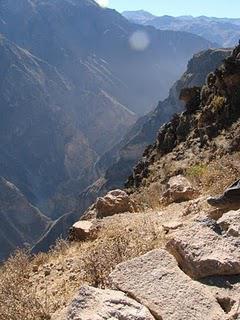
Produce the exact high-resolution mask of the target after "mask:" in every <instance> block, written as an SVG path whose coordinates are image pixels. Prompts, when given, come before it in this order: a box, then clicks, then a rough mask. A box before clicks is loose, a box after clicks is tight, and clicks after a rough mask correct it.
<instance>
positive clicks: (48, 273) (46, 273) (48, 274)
mask: <svg viewBox="0 0 240 320" xmlns="http://www.w3.org/2000/svg"><path fill="white" fill-rule="evenodd" d="M50 274H51V269H46V270H45V271H44V275H45V277H47V276H50Z"/></svg>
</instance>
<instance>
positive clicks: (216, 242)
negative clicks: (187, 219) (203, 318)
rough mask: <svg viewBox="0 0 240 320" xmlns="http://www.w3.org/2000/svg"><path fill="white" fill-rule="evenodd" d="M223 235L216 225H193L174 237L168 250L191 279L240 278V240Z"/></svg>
mask: <svg viewBox="0 0 240 320" xmlns="http://www.w3.org/2000/svg"><path fill="white" fill-rule="evenodd" d="M221 224H223V222H222V223H221ZM222 232H223V230H221V228H220V225H218V224H217V223H215V222H214V221H211V220H208V219H206V221H204V220H203V221H201V222H200V221H199V222H194V223H193V225H191V226H187V227H185V228H183V229H182V230H180V231H177V232H176V233H174V234H173V236H172V239H170V240H169V242H168V243H167V249H168V251H169V252H171V253H172V254H173V255H174V256H175V258H176V259H177V261H178V263H179V265H180V267H181V268H182V270H184V272H186V273H187V274H188V275H189V276H190V277H192V278H195V279H201V278H204V277H207V276H217V275H237V274H240V250H239V247H240V240H239V238H237V237H232V236H227V235H226V234H225V233H222Z"/></svg>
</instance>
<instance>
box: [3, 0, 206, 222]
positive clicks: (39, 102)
mask: <svg viewBox="0 0 240 320" xmlns="http://www.w3.org/2000/svg"><path fill="white" fill-rule="evenodd" d="M139 29H140V35H143V36H144V39H145V43H146V47H144V49H145V50H142V51H139V50H135V49H136V47H135V49H134V48H133V46H131V45H130V40H131V39H132V36H134V35H135V34H136V32H137V35H139V33H138V32H139ZM0 33H2V34H3V35H4V36H5V37H6V38H7V39H8V40H10V41H11V42H9V41H7V40H1V47H0V50H1V52H0V54H1V62H0V64H1V70H3V71H2V77H1V79H2V83H1V88H0V95H1V97H2V101H3V103H2V104H1V107H0V110H1V111H2V113H3V114H4V120H3V122H4V123H3V122H2V123H1V130H2V132H1V147H2V153H1V157H2V163H4V166H3V168H4V169H3V171H2V174H3V173H4V174H6V177H7V178H9V180H11V181H14V183H16V185H17V186H18V187H19V188H20V189H21V190H22V191H23V192H24V194H26V195H27V196H30V198H29V199H30V200H31V201H32V202H33V203H34V204H35V205H38V206H40V207H41V208H42V209H43V210H45V211H46V212H48V214H49V215H51V216H52V217H54V218H58V217H59V216H61V215H62V214H64V213H66V212H68V211H70V210H72V209H73V208H74V207H75V205H76V196H77V194H79V193H81V192H82V191H83V190H85V188H86V187H88V186H89V185H90V184H91V183H92V182H94V181H95V180H96V179H97V178H98V177H99V174H98V171H97V170H95V169H97V168H96V166H95V162H96V161H97V160H98V158H99V157H100V156H101V155H102V154H104V153H105V152H106V151H107V150H109V149H111V148H112V147H113V145H115V144H116V143H118V142H119V141H120V140H121V138H122V137H123V135H124V134H125V133H126V132H127V130H128V129H129V127H131V125H133V123H134V122H135V120H136V119H137V115H142V114H144V113H146V112H147V111H149V110H150V109H151V107H152V105H153V104H154V103H155V101H156V100H157V99H159V96H160V97H164V96H165V95H166V93H167V90H168V89H169V87H170V84H171V83H172V82H173V81H174V80H175V79H176V78H177V77H178V75H179V74H180V73H181V72H182V70H183V69H184V67H185V65H186V63H187V61H188V59H189V56H190V55H191V54H193V53H194V52H196V51H199V50H201V49H204V48H208V47H209V46H211V43H210V42H208V41H206V40H204V39H203V38H200V37H197V36H194V35H190V34H187V33H175V32H168V31H157V30H155V29H154V28H151V27H139V26H137V25H134V24H132V23H130V22H128V21H127V20H126V19H125V18H123V17H122V16H121V15H120V14H118V13H117V12H115V11H114V10H109V9H103V8H101V7H100V6H98V5H97V4H96V3H95V2H94V1H86V0H73V1H67V0H60V1H55V0H54V1H50V0H48V1H41V0H36V1H30V0H19V1H17V3H16V2H14V1H12V0H3V1H1V2H0ZM146 39H147V40H146ZM146 41H147V42H146ZM13 43H14V44H13ZM20 48H23V49H20ZM36 57H37V58H36ZM163 61H164V63H163ZM173 62H174V63H173ZM156 66H158V68H156ZM20 145H21V146H22V148H20ZM16 159H17V160H16Z"/></svg>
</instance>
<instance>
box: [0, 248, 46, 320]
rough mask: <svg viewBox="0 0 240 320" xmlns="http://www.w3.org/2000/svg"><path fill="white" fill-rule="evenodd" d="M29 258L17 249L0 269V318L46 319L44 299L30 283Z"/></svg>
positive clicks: (6, 319) (12, 319)
mask: <svg viewBox="0 0 240 320" xmlns="http://www.w3.org/2000/svg"><path fill="white" fill-rule="evenodd" d="M30 265H31V264H30V259H29V255H28V254H27V252H24V251H18V252H16V253H15V255H14V256H12V257H11V258H10V259H9V260H8V261H7V262H6V263H5V264H4V266H3V267H2V268H1V269H0V319H1V320H48V319H50V315H49V313H48V307H47V303H45V302H46V300H44V301H43V300H40V299H39V298H38V297H37V294H36V292H35V290H34V288H33V286H32V285H31V278H30Z"/></svg>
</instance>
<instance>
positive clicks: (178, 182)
mask: <svg viewBox="0 0 240 320" xmlns="http://www.w3.org/2000/svg"><path fill="white" fill-rule="evenodd" d="M197 195H198V192H197V190H195V189H194V188H193V186H192V184H191V183H190V181H189V180H188V179H187V178H185V177H184V176H182V175H178V176H175V177H171V178H170V179H169V181H168V183H167V190H166V191H165V192H164V194H163V201H164V202H167V203H172V202H183V201H189V200H192V199H194V198H195V197H196V196H197Z"/></svg>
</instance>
